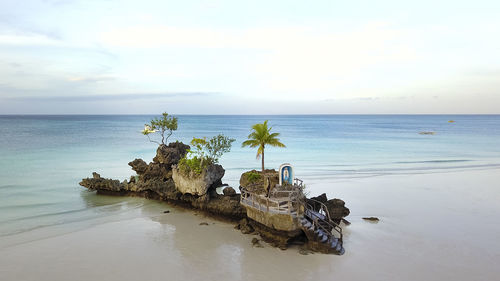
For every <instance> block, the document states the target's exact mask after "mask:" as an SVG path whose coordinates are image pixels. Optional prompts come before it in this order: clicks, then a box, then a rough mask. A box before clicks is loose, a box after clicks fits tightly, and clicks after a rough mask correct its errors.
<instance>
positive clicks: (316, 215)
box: [300, 207, 345, 255]
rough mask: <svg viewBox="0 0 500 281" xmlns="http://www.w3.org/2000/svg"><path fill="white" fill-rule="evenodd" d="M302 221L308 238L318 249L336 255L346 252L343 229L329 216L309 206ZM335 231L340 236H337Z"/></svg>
mask: <svg viewBox="0 0 500 281" xmlns="http://www.w3.org/2000/svg"><path fill="white" fill-rule="evenodd" d="M300 223H301V225H302V230H303V231H304V233H305V234H306V236H307V238H308V239H309V241H311V242H312V245H313V246H314V247H315V248H317V250H319V251H322V252H326V253H330V254H336V255H342V254H344V252H345V250H344V247H343V245H342V229H341V228H340V227H339V226H338V225H337V224H335V223H334V222H333V221H331V220H330V219H329V218H328V217H327V216H325V215H323V214H321V213H320V212H318V211H315V210H314V209H312V208H309V207H308V208H306V209H305V211H304V216H303V217H302V218H300ZM334 233H337V236H339V237H335V235H334Z"/></svg>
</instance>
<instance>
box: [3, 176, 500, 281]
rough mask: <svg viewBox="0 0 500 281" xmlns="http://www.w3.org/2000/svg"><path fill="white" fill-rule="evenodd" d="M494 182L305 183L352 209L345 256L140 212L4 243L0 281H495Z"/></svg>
mask: <svg viewBox="0 0 500 281" xmlns="http://www.w3.org/2000/svg"><path fill="white" fill-rule="evenodd" d="M499 182H500V169H498V168H497V169H487V170H465V171H452V172H440V173H428V174H411V175H410V174H408V175H404V174H401V175H387V176H377V177H370V178H354V179H334V180H332V179H329V180H324V181H322V180H317V181H312V182H309V183H308V186H309V187H308V188H309V190H310V195H317V194H320V193H322V192H325V193H327V195H328V197H338V198H342V199H343V200H345V201H346V205H347V206H348V207H349V208H350V209H351V215H350V216H349V217H347V219H348V220H350V221H351V222H352V224H351V225H350V226H345V227H344V232H345V236H344V237H345V241H344V247H345V249H346V253H345V255H343V256H334V255H324V254H309V255H301V254H299V252H298V248H297V247H292V248H291V249H289V250H286V251H282V250H279V249H276V248H273V247H271V246H269V245H267V244H265V243H263V245H264V248H255V247H252V245H251V239H252V238H253V237H256V236H254V235H243V234H241V233H240V232H239V231H238V230H235V229H234V228H233V225H232V224H229V223H224V222H219V221H215V220H213V219H209V218H205V217H203V216H201V214H196V215H195V213H196V212H194V211H187V210H183V209H178V208H172V207H171V206H168V205H167V204H165V203H161V202H148V203H146V204H145V205H144V206H143V207H142V208H140V209H139V210H137V213H134V214H131V215H130V217H128V218H127V216H120V217H119V218H111V219H109V220H105V221H102V222H99V223H96V224H94V225H92V226H89V227H80V228H78V227H74V226H72V228H74V230H73V231H72V232H71V231H59V230H57V231H55V233H56V234H55V235H52V236H51V237H47V236H48V235H45V236H43V237H44V238H43V239H42V238H37V235H39V234H37V233H38V232H36V231H33V232H32V233H31V234H30V233H28V234H27V235H28V236H29V235H31V236H32V237H31V238H30V237H28V236H26V235H25V236H24V238H23V239H24V240H25V241H19V240H16V241H14V240H8V239H3V241H2V242H1V243H0V280H2V281H4V280H5V281H11V280H12V281H13V280H16V281H21V280H74V281H76V280H108V281H111V280H120V281H123V280H496V279H497V278H498V276H500V267H499V266H498V261H499V260H500V241H499V240H498V239H497V238H498V235H499V234H500V224H499V223H498V221H499V220H498V217H499V216H500V204H499V203H498V202H500V183H499ZM137 200H144V199H137ZM167 209H168V210H171V212H170V213H167V214H164V213H163V211H164V210H167ZM365 216H375V217H378V218H380V221H379V222H378V223H371V222H368V221H364V220H363V219H362V217H365ZM201 222H207V223H208V225H200V223H201ZM57 233H59V234H57ZM29 240H33V241H29Z"/></svg>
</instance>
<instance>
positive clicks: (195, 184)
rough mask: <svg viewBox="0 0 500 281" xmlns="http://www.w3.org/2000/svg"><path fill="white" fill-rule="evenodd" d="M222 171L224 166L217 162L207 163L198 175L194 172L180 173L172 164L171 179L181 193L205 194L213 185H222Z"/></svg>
mask: <svg viewBox="0 0 500 281" xmlns="http://www.w3.org/2000/svg"><path fill="white" fill-rule="evenodd" d="M224 173H225V171H224V168H222V166H221V165H217V164H212V165H209V166H208V167H206V168H205V169H204V170H203V171H202V172H201V174H199V175H197V174H195V173H194V172H190V173H189V174H188V175H186V174H184V173H182V172H181V171H180V170H179V169H178V168H177V166H174V167H173V170H172V179H173V180H174V183H175V186H176V187H177V189H178V190H179V191H180V192H182V193H183V194H186V193H189V194H192V195H197V196H203V195H205V194H207V192H208V190H209V189H210V188H213V186H215V187H218V186H221V185H222V177H223V176H224Z"/></svg>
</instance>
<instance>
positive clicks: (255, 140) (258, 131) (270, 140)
mask: <svg viewBox="0 0 500 281" xmlns="http://www.w3.org/2000/svg"><path fill="white" fill-rule="evenodd" d="M271 129H272V127H271V128H268V127H267V120H266V121H264V123H262V124H255V125H253V126H252V130H253V131H252V133H251V134H250V135H248V140H246V141H244V142H243V143H242V144H241V147H245V146H250V147H259V148H258V149H257V159H259V157H262V173H264V148H265V147H266V144H268V145H270V146H277V147H286V146H285V145H284V144H283V143H281V142H280V139H278V138H277V136H279V135H280V134H279V133H272V134H271Z"/></svg>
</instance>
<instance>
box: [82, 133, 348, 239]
mask: <svg viewBox="0 0 500 281" xmlns="http://www.w3.org/2000/svg"><path fill="white" fill-rule="evenodd" d="M188 150H189V146H188V145H185V144H183V143H181V142H175V143H170V144H169V145H160V146H159V147H158V149H157V151H156V156H155V157H154V158H153V162H151V163H149V164H147V163H146V162H145V161H144V160H142V159H135V160H133V161H131V162H130V163H128V164H129V165H130V166H131V167H132V170H134V171H135V172H136V173H137V175H135V176H131V177H130V180H128V181H127V180H125V181H123V182H120V181H118V180H113V179H106V178H101V176H100V175H99V174H97V173H95V172H94V173H93V174H92V177H91V178H85V179H83V180H82V181H81V182H80V185H81V186H84V187H86V188H88V189H89V190H96V191H97V192H98V193H100V194H112V195H131V196H142V197H145V198H152V199H158V200H164V201H168V202H170V203H173V204H177V205H182V206H185V207H188V208H195V209H199V210H203V211H205V212H206V213H207V214H210V215H214V216H216V217H218V218H222V219H225V220H232V221H239V224H238V225H237V228H238V229H240V230H241V231H242V232H243V233H258V234H259V235H260V237H261V238H262V239H263V240H264V241H266V242H268V243H270V244H271V245H273V246H276V247H279V248H281V249H286V248H287V246H288V245H290V244H291V243H292V242H302V243H304V242H305V241H307V238H306V236H305V235H304V233H302V232H300V230H299V232H293V233H292V232H290V231H282V230H277V229H274V228H272V227H269V226H266V225H263V224H261V223H259V222H257V221H254V220H252V219H249V218H248V217H247V210H246V209H245V208H244V207H243V206H242V205H241V204H240V194H238V193H236V191H235V190H234V189H233V188H232V187H229V186H227V187H225V188H224V189H223V194H218V193H217V192H216V188H217V187H220V186H222V181H221V179H222V177H223V176H224V173H225V170H224V168H223V167H222V166H220V165H210V166H208V167H207V168H206V169H205V170H203V171H202V173H201V174H199V175H196V174H190V175H185V174H183V173H181V172H180V171H179V170H178V168H177V164H178V163H179V160H180V159H181V158H182V157H184V156H185V155H186V153H187V151H188ZM277 184H278V172H277V171H275V170H266V171H265V172H264V173H262V172H261V171H256V170H252V171H249V172H246V173H244V174H242V175H241V178H240V190H241V188H243V187H244V188H245V189H246V190H249V191H252V192H255V193H258V194H269V192H270V190H272V189H273V188H274V187H275V186H276V185H277ZM318 202H321V203H323V204H325V205H326V206H327V208H328V211H329V213H330V216H331V218H332V219H333V220H334V221H336V222H340V220H341V219H342V217H344V216H347V215H348V214H349V209H348V208H346V207H345V203H344V201H342V200H340V199H331V200H328V198H326V195H325V194H322V195H320V196H318V197H313V198H311V199H308V203H309V204H311V205H312V206H316V205H317V204H318ZM315 204H316V205H315ZM317 207H318V208H319V206H317Z"/></svg>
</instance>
